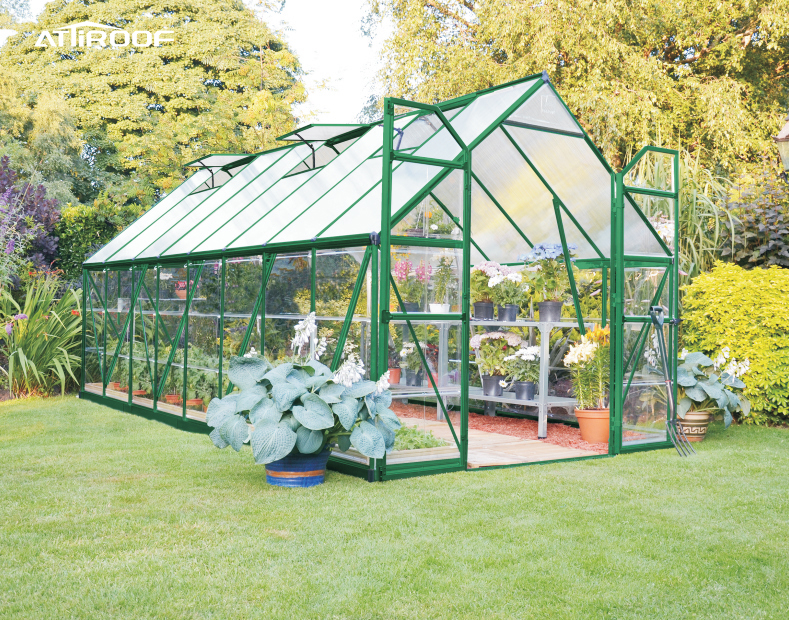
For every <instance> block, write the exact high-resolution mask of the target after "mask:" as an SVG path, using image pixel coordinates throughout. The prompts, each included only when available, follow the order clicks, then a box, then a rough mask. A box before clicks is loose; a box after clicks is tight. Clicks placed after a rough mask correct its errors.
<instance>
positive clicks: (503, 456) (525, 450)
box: [402, 418, 599, 469]
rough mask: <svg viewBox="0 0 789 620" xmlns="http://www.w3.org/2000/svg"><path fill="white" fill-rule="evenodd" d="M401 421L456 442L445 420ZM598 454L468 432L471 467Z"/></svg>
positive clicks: (541, 441)
mask: <svg viewBox="0 0 789 620" xmlns="http://www.w3.org/2000/svg"><path fill="white" fill-rule="evenodd" d="M402 422H403V424H406V425H408V426H418V427H419V428H420V429H422V430H429V431H430V432H432V433H433V435H435V436H436V437H438V438H439V439H443V440H444V441H446V442H448V443H449V444H450V445H454V443H455V441H454V439H453V438H452V431H450V430H449V427H448V426H447V423H446V422H423V421H419V422H418V423H414V422H415V421H414V420H413V419H409V418H402ZM456 431H457V429H456ZM597 454H599V452H594V451H591V450H579V449H578V448H568V447H565V446H557V445H555V444H551V443H547V442H546V441H543V440H539V439H518V438H517V437H513V436H512V435H502V434H500V433H491V432H488V431H479V430H473V429H469V431H468V466H469V468H471V469H474V468H477V467H491V466H494V465H515V464H518V463H539V462H540V461H554V460H558V459H575V458H580V457H583V456H596V455H597Z"/></svg>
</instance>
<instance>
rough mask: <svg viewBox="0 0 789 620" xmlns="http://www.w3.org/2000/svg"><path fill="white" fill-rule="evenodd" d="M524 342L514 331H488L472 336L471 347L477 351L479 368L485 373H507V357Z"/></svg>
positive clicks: (502, 374) (501, 374)
mask: <svg viewBox="0 0 789 620" xmlns="http://www.w3.org/2000/svg"><path fill="white" fill-rule="evenodd" d="M521 344H523V339H522V338H521V337H520V336H519V335H518V334H514V333H512V332H486V333H484V334H477V335H476V336H474V337H472V338H471V342H470V343H469V348H470V349H471V350H473V351H475V352H476V361H477V368H478V369H479V372H480V373H481V374H484V375H491V376H493V375H500V376H504V375H506V374H507V365H506V362H505V361H504V360H505V358H506V357H507V356H509V355H511V354H512V353H514V352H515V351H517V350H518V348H519V347H520V346H521Z"/></svg>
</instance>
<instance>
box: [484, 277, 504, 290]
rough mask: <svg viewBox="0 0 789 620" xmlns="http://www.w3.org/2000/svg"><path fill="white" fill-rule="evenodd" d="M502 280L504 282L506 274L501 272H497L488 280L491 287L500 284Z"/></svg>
mask: <svg viewBox="0 0 789 620" xmlns="http://www.w3.org/2000/svg"><path fill="white" fill-rule="evenodd" d="M502 282H504V276H503V275H501V274H499V273H497V274H496V275H495V276H493V277H492V278H490V280H488V286H489V287H490V288H493V287H494V286H498V285H499V284H501V283H502Z"/></svg>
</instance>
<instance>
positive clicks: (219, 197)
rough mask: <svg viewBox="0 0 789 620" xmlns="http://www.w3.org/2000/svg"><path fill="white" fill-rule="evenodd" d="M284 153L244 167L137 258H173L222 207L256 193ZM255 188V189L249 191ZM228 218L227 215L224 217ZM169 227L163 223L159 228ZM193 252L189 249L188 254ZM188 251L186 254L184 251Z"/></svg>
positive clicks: (162, 233) (162, 230) (163, 230)
mask: <svg viewBox="0 0 789 620" xmlns="http://www.w3.org/2000/svg"><path fill="white" fill-rule="evenodd" d="M282 155H283V153H272V154H270V155H261V156H260V157H258V158H256V159H254V160H253V161H252V162H251V163H250V164H249V165H248V166H246V167H244V168H243V170H241V171H240V172H239V173H238V174H237V175H236V176H235V177H233V179H232V180H231V181H230V182H228V183H226V184H225V185H224V186H223V187H222V191H219V192H214V193H213V194H212V195H211V196H210V197H209V198H208V199H207V200H204V201H203V202H202V203H200V205H198V206H197V207H196V208H195V209H194V210H193V211H192V212H191V213H190V214H189V217H185V218H181V219H179V220H177V221H176V222H174V223H173V225H172V226H171V227H169V228H166V229H160V231H159V232H160V233H161V235H160V236H159V238H158V239H157V240H156V241H155V242H154V243H152V244H151V245H150V246H148V248H146V249H145V250H144V251H142V252H140V254H138V256H137V258H145V257H155V256H159V255H167V254H174V252H173V251H172V250H171V249H170V248H172V246H173V245H175V244H177V243H178V242H179V240H181V239H182V238H183V237H184V236H185V235H188V233H189V232H191V231H192V230H193V229H194V228H195V227H196V226H197V225H199V224H200V223H201V222H203V221H204V220H205V219H206V218H208V217H210V216H211V215H212V214H213V213H215V212H217V211H224V205H226V204H227V203H228V202H229V201H236V200H243V197H244V195H245V194H246V193H251V192H259V191H260V187H261V183H260V182H259V178H260V175H261V174H262V173H263V172H264V171H265V170H267V169H268V168H269V167H271V165H272V164H273V163H274V162H276V161H277V160H278V159H280V158H281V157H282ZM252 188H254V189H252ZM225 217H227V215H225ZM167 224H168V221H167V220H163V221H162V226H166V225H167ZM191 249H192V248H189V250H191ZM187 251H188V250H187Z"/></svg>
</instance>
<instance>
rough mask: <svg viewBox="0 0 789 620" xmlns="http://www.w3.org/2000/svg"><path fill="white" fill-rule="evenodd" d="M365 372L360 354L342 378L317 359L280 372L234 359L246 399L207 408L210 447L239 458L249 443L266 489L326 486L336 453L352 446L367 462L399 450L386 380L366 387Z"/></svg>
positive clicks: (261, 361)
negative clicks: (328, 465) (331, 456)
mask: <svg viewBox="0 0 789 620" xmlns="http://www.w3.org/2000/svg"><path fill="white" fill-rule="evenodd" d="M363 369H364V367H363V366H361V361H360V360H359V359H358V356H355V355H351V356H349V357H348V358H347V359H346V360H345V362H344V363H343V366H342V367H341V368H340V369H338V371H337V373H336V374H334V373H332V371H331V370H330V369H329V368H328V367H326V366H324V365H323V364H321V363H320V362H318V361H316V360H312V359H311V360H308V361H304V360H299V363H293V362H285V363H282V364H280V365H278V366H276V367H274V366H272V365H271V364H270V363H269V362H268V360H266V359H265V358H263V357H249V358H244V357H234V358H232V359H231V360H230V369H229V371H228V374H229V376H230V380H231V381H232V382H233V383H234V384H235V385H237V386H239V387H240V392H237V393H235V394H231V395H229V396H225V397H224V398H222V399H219V398H215V399H213V400H212V401H211V403H210V404H209V406H208V412H207V414H206V422H207V423H208V425H209V426H211V427H213V429H214V430H213V431H212V432H211V434H210V437H211V440H212V441H213V442H214V445H215V446H216V447H217V448H226V447H227V446H231V447H232V448H233V449H234V450H236V451H237V452H238V451H240V450H241V447H242V445H243V444H244V443H247V442H249V443H250V445H251V447H252V454H253V456H254V457H255V462H256V463H258V464H264V465H266V480H267V482H268V483H269V484H272V485H276V486H287V487H296V486H298V487H306V486H314V485H316V484H321V483H322V482H323V481H324V477H325V471H326V463H327V461H328V458H329V453H330V451H331V450H332V449H339V450H341V451H343V452H344V451H346V450H348V449H349V448H350V447H351V446H353V447H354V448H355V449H356V450H358V451H359V452H361V453H362V454H363V455H365V456H367V457H368V458H374V459H380V458H383V457H384V455H385V454H386V453H387V452H391V451H392V450H393V449H394V443H395V432H396V431H397V430H398V429H399V428H400V426H401V424H400V420H399V419H398V418H397V416H396V415H395V414H394V412H393V411H392V410H391V409H390V408H389V406H390V405H391V403H392V393H391V392H390V391H389V390H388V389H387V388H388V387H389V383H388V377H387V375H386V374H384V375H383V376H382V377H381V379H380V380H379V381H378V382H377V383H376V382H373V381H365V380H364V379H363V378H362V374H361V373H362V372H363Z"/></svg>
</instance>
